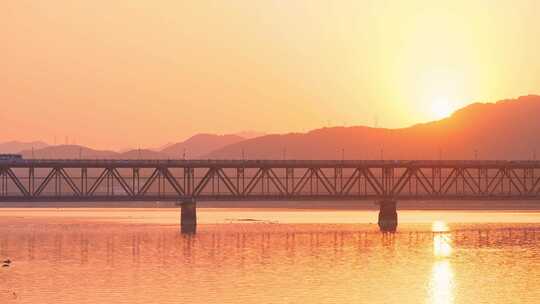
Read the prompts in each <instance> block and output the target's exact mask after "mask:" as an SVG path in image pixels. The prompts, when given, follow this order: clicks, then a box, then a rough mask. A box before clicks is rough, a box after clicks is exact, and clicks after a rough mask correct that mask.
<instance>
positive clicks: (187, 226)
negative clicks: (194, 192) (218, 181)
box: [180, 198, 197, 234]
mask: <svg viewBox="0 0 540 304" xmlns="http://www.w3.org/2000/svg"><path fill="white" fill-rule="evenodd" d="M180 231H181V232H182V233H187V234H193V233H195V232H196V231H197V203H196V202H195V199H194V198H191V199H186V200H183V201H182V202H181V203H180Z"/></svg>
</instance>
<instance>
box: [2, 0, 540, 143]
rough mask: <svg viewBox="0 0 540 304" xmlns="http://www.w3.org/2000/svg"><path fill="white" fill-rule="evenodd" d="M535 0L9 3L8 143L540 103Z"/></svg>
mask: <svg viewBox="0 0 540 304" xmlns="http://www.w3.org/2000/svg"><path fill="white" fill-rule="evenodd" d="M539 11H540V2H539V1H535V0H512V1H510V0H501V1H468V0H455V1H446V2H440V1H437V2H434V1H425V0H410V1H378V0H369V1H367V0H366V1H357V0H354V1H353V0H344V1H326V0H325V1H323V0H313V1H312V0H309V1H308V0H305V1H271V0H268V1H250V0H231V1H204V0H203V1H173V0H165V1H160V2H155V1H131V0H118V1H113V2H111V1H105V0H96V1H68V0H59V1H7V3H3V5H2V10H0V43H1V45H2V56H0V66H1V67H2V68H1V69H0V81H1V84H2V87H1V89H0V102H1V103H2V111H1V112H0V121H2V134H1V135H2V137H0V141H5V140H36V139H40V140H46V141H49V142H52V141H53V138H54V137H55V136H57V137H58V138H64V137H65V136H69V138H72V139H75V140H77V142H78V143H80V144H86V145H91V146H94V147H98V148H112V149H113V148H121V147H126V146H131V147H136V146H141V145H142V146H158V145H162V144H163V143H166V142H170V141H176V140H179V139H182V138H185V137H187V136H189V135H192V134H194V133H198V132H213V133H232V132H238V131H241V130H257V131H263V132H291V131H304V130H309V129H314V128H319V127H322V126H325V125H327V123H328V122H330V123H331V124H332V125H342V124H346V125H373V124H374V117H377V121H378V125H379V126H382V127H390V128H393V127H405V126H408V125H411V124H415V123H418V122H425V121H430V120H434V119H440V118H442V117H445V116H448V115H449V114H450V113H451V112H452V111H454V110H455V109H458V108H460V107H462V106H464V105H466V104H468V103H471V102H474V101H496V100H499V99H503V98H511V97H516V96H520V95H526V94H530V93H539V92H538V91H537V90H538V88H539V86H540V75H539V74H538V73H534V71H538V70H540V57H538V56H537V54H538V53H539V51H540V39H538V37H540V27H539V26H538V25H537V17H538V16H537V13H538V12H539Z"/></svg>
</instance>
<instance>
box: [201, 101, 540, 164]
mask: <svg viewBox="0 0 540 304" xmlns="http://www.w3.org/2000/svg"><path fill="white" fill-rule="evenodd" d="M539 117H540V96H536V95H529V96H523V97H519V98H517V99H509V100H502V101H499V102H497V103H485V104H484V103H475V104H471V105H469V106H467V107H464V108H462V109H460V110H458V111H456V112H455V113H454V114H453V115H452V116H451V117H449V118H446V119H443V120H439V121H434V122H430V123H425V124H418V125H414V126H411V127H408V128H402V129H383V128H370V127H362V126H358V127H334V128H322V129H317V130H313V131H310V132H308V133H291V134H285V135H267V136H262V137H258V138H253V139H248V140H245V141H241V142H238V143H234V144H230V145H227V146H226V147H223V148H221V149H218V150H216V151H213V152H211V153H209V154H207V155H205V156H204V158H232V159H234V158H236V159H238V158H240V157H241V153H242V152H241V151H242V150H243V151H244V154H245V157H246V158H250V159H254V158H259V159H281V158H283V157H285V158H289V159H294V158H296V159H341V158H342V155H344V158H345V159H381V158H383V159H438V158H440V157H442V158H444V159H474V158H475V157H478V158H479V159H531V158H532V157H533V154H535V151H537V152H538V159H540V119H539ZM343 152H344V153H343Z"/></svg>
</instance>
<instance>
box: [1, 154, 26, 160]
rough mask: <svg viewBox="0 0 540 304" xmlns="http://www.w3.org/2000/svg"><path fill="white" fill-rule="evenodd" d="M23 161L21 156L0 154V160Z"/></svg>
mask: <svg viewBox="0 0 540 304" xmlns="http://www.w3.org/2000/svg"><path fill="white" fill-rule="evenodd" d="M18 159H23V157H22V155H21V154H0V160H18Z"/></svg>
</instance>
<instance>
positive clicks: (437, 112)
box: [431, 98, 454, 119]
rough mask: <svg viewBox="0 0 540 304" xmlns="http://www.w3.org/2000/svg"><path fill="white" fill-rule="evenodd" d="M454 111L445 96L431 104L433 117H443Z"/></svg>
mask: <svg viewBox="0 0 540 304" xmlns="http://www.w3.org/2000/svg"><path fill="white" fill-rule="evenodd" d="M453 112H454V109H453V107H452V106H451V105H450V102H449V101H448V100H447V99H445V98H440V99H437V100H435V101H434V102H433V103H432V104H431V115H432V117H433V119H443V118H446V117H449V116H451V115H452V113H453Z"/></svg>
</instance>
